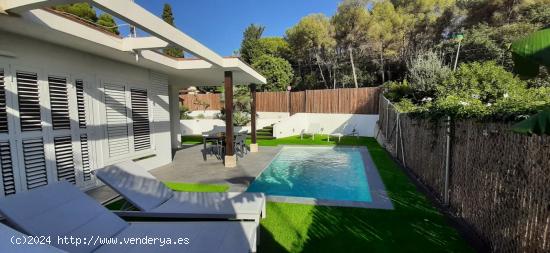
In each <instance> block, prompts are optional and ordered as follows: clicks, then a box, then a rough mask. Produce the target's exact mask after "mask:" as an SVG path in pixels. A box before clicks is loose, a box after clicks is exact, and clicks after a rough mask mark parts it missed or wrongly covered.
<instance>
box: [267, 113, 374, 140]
mask: <svg viewBox="0 0 550 253" xmlns="http://www.w3.org/2000/svg"><path fill="white" fill-rule="evenodd" d="M376 121H378V115H365V114H324V113H297V114H294V115H292V116H291V117H290V118H288V119H286V120H283V121H281V122H280V123H277V124H275V125H274V126H273V136H274V137H276V138H283V137H289V136H293V135H299V134H300V133H301V131H302V130H307V128H308V126H309V125H310V124H312V123H314V124H319V125H320V127H321V128H322V131H321V133H322V134H328V133H333V132H342V131H343V133H344V134H350V133H351V132H352V130H353V129H354V128H355V130H356V131H357V133H358V135H359V136H369V137H372V136H374V127H375V125H376Z"/></svg>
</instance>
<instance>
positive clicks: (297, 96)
mask: <svg viewBox="0 0 550 253" xmlns="http://www.w3.org/2000/svg"><path fill="white" fill-rule="evenodd" d="M379 94H380V88H378V87H371V88H358V89H355V88H347V89H333V90H306V91H296V92H290V94H289V93H288V92H285V91H279V92H258V93H256V99H257V102H256V103H257V104H256V109H257V110H258V111H259V112H290V114H295V113H299V112H305V113H351V114H378V98H379ZM220 99H221V95H220V94H196V95H189V94H188V95H180V101H182V103H183V105H184V106H186V107H187V108H189V110H191V111H197V110H220V109H221V108H222V107H223V105H222V104H221V102H220ZM289 99H290V103H289ZM206 105H208V106H206Z"/></svg>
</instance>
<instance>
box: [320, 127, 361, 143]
mask: <svg viewBox="0 0 550 253" xmlns="http://www.w3.org/2000/svg"><path fill="white" fill-rule="evenodd" d="M347 135H349V136H358V135H357V130H356V129H355V125H350V124H348V123H346V124H344V125H343V126H341V127H339V128H337V129H336V130H334V131H333V132H332V133H329V134H328V135H327V136H328V138H327V142H329V141H330V137H335V138H338V142H340V141H341V140H342V137H344V136H347Z"/></svg>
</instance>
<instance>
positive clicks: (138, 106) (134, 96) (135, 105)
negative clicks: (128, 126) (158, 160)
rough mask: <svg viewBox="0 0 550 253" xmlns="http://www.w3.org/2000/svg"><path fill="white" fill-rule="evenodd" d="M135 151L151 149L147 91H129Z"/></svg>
mask: <svg viewBox="0 0 550 253" xmlns="http://www.w3.org/2000/svg"><path fill="white" fill-rule="evenodd" d="M131 100H132V120H133V129H134V149H135V151H140V150H147V149H150V148H151V140H150V134H151V131H150V129H149V105H148V99H147V90H144V89H131Z"/></svg>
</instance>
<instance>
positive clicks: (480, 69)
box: [437, 61, 526, 103]
mask: <svg viewBox="0 0 550 253" xmlns="http://www.w3.org/2000/svg"><path fill="white" fill-rule="evenodd" d="M525 88H526V85H525V83H524V82H523V81H521V80H520V79H519V78H517V77H515V76H514V75H513V74H512V73H510V72H508V71H506V70H505V69H504V68H503V67H501V66H498V65H497V64H496V63H495V62H492V61H489V62H484V63H479V62H473V63H466V64H461V65H460V67H459V69H457V71H456V72H454V73H453V74H452V75H451V76H449V78H447V80H445V81H444V82H443V84H442V85H440V86H439V87H438V89H437V90H438V92H437V93H438V94H437V95H438V96H439V97H443V98H444V97H447V96H450V95H453V96H460V97H472V98H476V99H479V100H480V101H481V102H482V103H495V102H496V100H497V99H499V98H502V97H503V96H505V95H507V94H509V93H510V92H511V91H513V90H517V89H525Z"/></svg>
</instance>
